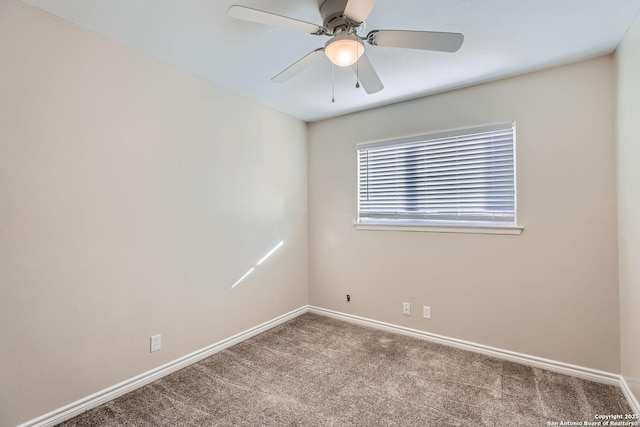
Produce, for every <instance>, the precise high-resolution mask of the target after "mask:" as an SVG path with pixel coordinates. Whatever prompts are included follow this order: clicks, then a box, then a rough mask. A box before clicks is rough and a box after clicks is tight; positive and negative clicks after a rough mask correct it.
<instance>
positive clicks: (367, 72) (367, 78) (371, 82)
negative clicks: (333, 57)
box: [351, 53, 384, 94]
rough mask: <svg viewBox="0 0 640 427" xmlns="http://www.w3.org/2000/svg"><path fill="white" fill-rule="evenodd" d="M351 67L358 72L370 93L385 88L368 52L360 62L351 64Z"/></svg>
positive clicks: (363, 85) (359, 78) (360, 79)
mask: <svg viewBox="0 0 640 427" xmlns="http://www.w3.org/2000/svg"><path fill="white" fill-rule="evenodd" d="M351 69H352V70H353V72H354V73H356V75H357V76H358V80H359V81H360V83H362V87H364V90H365V91H366V92H367V93H368V94H372V93H376V92H380V91H381V90H382V89H383V88H384V85H383V84H382V82H381V81H380V77H378V73H376V70H374V69H373V65H371V61H369V58H368V57H367V55H366V54H364V53H363V54H362V56H361V57H360V59H358V62H356V63H355V64H353V65H352V66H351Z"/></svg>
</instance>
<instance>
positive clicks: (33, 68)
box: [0, 0, 308, 426]
mask: <svg viewBox="0 0 640 427" xmlns="http://www.w3.org/2000/svg"><path fill="white" fill-rule="evenodd" d="M306 164H307V149H306V124H305V123H303V122H301V121H299V120H296V119H293V118H291V117H288V116H286V115H283V114H281V113H278V112H276V111H274V110H271V109H269V108H266V107H262V106H260V105H257V104H256V103H254V102H251V101H248V100H246V99H244V98H240V97H238V96H235V95H232V94H231V93H229V92H228V91H226V90H224V89H222V88H219V87H216V86H213V85H211V84H210V83H207V82H205V81H203V80H201V79H199V78H197V77H195V76H193V75H191V74H189V73H186V72H184V71H181V70H178V69H176V68H174V67H172V66H168V65H166V64H163V63H161V62H158V61H156V60H154V59H151V58H149V57H147V56H144V55H142V54H140V53H138V52H136V51H134V50H132V49H129V48H126V47H124V46H121V45H119V44H116V43H114V42H111V41H109V40H106V39H104V38H102V37H100V36H98V35H96V34H94V33H91V32H88V31H85V30H82V29H80V28H79V27H76V26H74V25H72V24H70V23H67V22H64V21H62V20H60V19H58V18H55V17H52V16H50V15H48V14H46V13H44V12H41V11H39V10H37V9H34V8H33V7H31V6H27V5H25V4H23V3H21V2H18V1H16V0H0V200H1V202H0V425H2V426H12V425H16V424H18V423H21V422H24V421H27V420H30V419H33V418H35V417H37V416H40V415H42V414H44V413H46V412H48V411H50V410H54V409H58V408H60V407H62V406H64V405H66V404H68V403H70V402H73V401H75V400H77V399H80V398H84V397H86V396H88V395H90V394H92V393H94V392H96V391H99V390H101V389H104V388H106V387H108V386H112V385H114V384H116V383H118V382H120V381H122V380H125V379H128V378H131V377H133V376H135V375H138V374H140V373H142V372H145V371H147V370H149V369H152V368H154V367H157V366H159V365H161V364H164V363H166V362H169V361H171V360H174V359H176V358H178V357H181V356H184V355H185V354H188V353H190V352H192V351H194V350H197V349H200V348H202V347H205V346H207V345H209V344H212V343H214V342H216V341H218V340H220V339H223V338H226V337H229V336H231V335H233V334H235V333H238V332H241V331H243V330H246V329H247V328H249V327H253V326H255V325H258V324H260V323H262V322H264V321H267V320H270V319H272V318H274V317H276V316H279V315H281V314H284V313H286V312H289V311H291V310H293V309H296V308H299V307H301V306H303V305H305V304H306V303H307V298H308V295H307V224H306V221H307V220H306V217H307V209H306V191H307V182H306ZM280 240H284V241H285V243H284V246H283V247H282V248H281V249H280V250H279V251H278V252H277V253H276V254H275V255H274V256H273V257H272V258H271V259H270V260H269V261H268V262H266V263H264V264H262V265H261V266H260V267H259V268H257V269H256V270H255V271H254V272H253V274H252V275H250V276H249V277H248V278H247V279H246V280H245V281H244V282H243V283H241V284H239V285H238V286H237V287H236V288H235V289H233V290H231V289H230V287H231V285H232V284H233V283H234V282H235V281H236V280H237V279H238V278H239V277H240V276H241V275H242V274H244V273H245V272H246V271H247V270H248V269H249V268H251V267H252V266H253V265H254V264H255V263H256V261H257V260H258V259H259V258H260V257H261V256H262V255H264V254H265V253H266V252H267V251H268V250H269V249H271V248H272V247H273V246H274V245H275V244H276V243H278V242H279V241H280ZM158 333H160V334H162V344H163V348H162V350H161V351H160V352H159V353H153V354H150V353H149V337H150V336H151V335H153V334H158Z"/></svg>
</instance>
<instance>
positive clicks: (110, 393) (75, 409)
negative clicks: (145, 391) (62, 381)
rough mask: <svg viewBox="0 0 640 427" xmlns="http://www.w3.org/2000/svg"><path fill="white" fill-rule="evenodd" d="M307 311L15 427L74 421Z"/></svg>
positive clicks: (285, 316)
mask: <svg viewBox="0 0 640 427" xmlns="http://www.w3.org/2000/svg"><path fill="white" fill-rule="evenodd" d="M308 311H309V308H308V306H304V307H300V308H298V309H296V310H293V311H290V312H289V313H286V314H283V315H282V316H278V317H276V318H275V319H272V320H269V321H268V322H265V323H262V324H261V325H258V326H255V327H253V328H251V329H247V330H246V331H244V332H240V333H239V334H236V335H233V336H231V337H229V338H226V339H224V340H222V341H218V342H217V343H215V344H212V345H210V346H208V347H205V348H203V349H200V350H197V351H194V352H193V353H190V354H187V355H186V356H183V357H181V358H179V359H176V360H173V361H171V362H169V363H166V364H164V365H162V366H159V367H157V368H155V369H152V370H150V371H147V372H145V373H143V374H140V375H138V376H135V377H133V378H130V379H128V380H126V381H123V382H121V383H119V384H116V385H114V386H111V387H109V388H106V389H104V390H102V391H99V392H97V393H94V394H92V395H91V396H87V397H85V398H84V399H80V400H78V401H76V402H73V403H71V404H69V405H66V406H64V407H62V408H59V409H56V410H54V411H51V412H49V413H47V414H45V415H42V416H41V417H38V418H36V419H33V420H31V421H27V422H26V423H23V424H20V425H19V426H18V427H49V426H54V425H56V424H58V423H61V422H63V421H66V420H68V419H69V418H73V417H75V416H76V415H79V414H81V413H83V412H85V411H87V410H89V409H91V408H95V407H96V406H99V405H102V404H103V403H106V402H108V401H110V400H113V399H115V398H116V397H119V396H122V395H123V394H126V393H129V392H131V391H133V390H135V389H137V388H140V387H142V386H144V385H147V384H149V383H152V382H153V381H156V380H158V379H160V378H162V377H164V376H165V375H168V374H170V373H172V372H175V371H177V370H179V369H182V368H184V367H186V366H189V365H191V364H193V363H196V362H198V361H200V360H202V359H204V358H207V357H209V356H211V355H213V354H215V353H218V352H219V351H222V350H224V349H226V348H228V347H231V346H232V345H235V344H238V343H240V342H242V341H244V340H246V339H248V338H251V337H253V336H255V335H258V334H260V333H262V332H265V331H267V330H269V329H271V328H273V327H275V326H278V325H280V324H281V323H284V322H286V321H289V320H291V319H293V318H295V317H297V316H300V315H301V314H304V313H306V312H308Z"/></svg>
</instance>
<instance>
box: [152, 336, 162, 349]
mask: <svg viewBox="0 0 640 427" xmlns="http://www.w3.org/2000/svg"><path fill="white" fill-rule="evenodd" d="M161 346H162V339H161V337H160V334H158V335H154V336H152V337H151V353H153V352H155V351H160V347H161Z"/></svg>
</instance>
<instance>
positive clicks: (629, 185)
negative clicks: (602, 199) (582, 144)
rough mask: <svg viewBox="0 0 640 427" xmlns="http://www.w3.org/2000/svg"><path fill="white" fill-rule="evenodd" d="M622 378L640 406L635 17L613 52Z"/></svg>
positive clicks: (639, 124)
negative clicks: (616, 105)
mask: <svg viewBox="0 0 640 427" xmlns="http://www.w3.org/2000/svg"><path fill="white" fill-rule="evenodd" d="M616 60H617V65H618V256H619V265H620V343H621V358H622V375H623V376H624V377H625V379H626V381H627V384H628V385H629V387H630V388H631V391H632V392H633V393H634V395H635V398H636V400H639V401H640V310H638V308H639V307H640V121H639V120H638V117H639V116H640V16H638V17H636V19H635V21H634V23H633V24H632V26H631V28H630V29H629V31H628V32H627V35H626V36H625V38H624V40H623V41H622V44H621V45H620V47H619V48H618V50H617V52H616Z"/></svg>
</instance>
